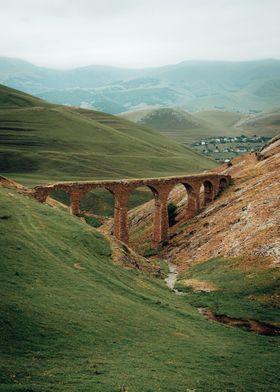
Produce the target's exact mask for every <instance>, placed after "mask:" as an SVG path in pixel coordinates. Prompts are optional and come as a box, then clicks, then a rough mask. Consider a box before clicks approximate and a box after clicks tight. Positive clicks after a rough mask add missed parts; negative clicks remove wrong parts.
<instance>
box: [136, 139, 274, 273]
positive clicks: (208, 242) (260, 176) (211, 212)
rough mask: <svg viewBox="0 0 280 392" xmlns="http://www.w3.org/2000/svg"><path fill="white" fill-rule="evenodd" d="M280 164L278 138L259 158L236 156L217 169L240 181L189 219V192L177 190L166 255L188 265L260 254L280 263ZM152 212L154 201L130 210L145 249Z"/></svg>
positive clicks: (171, 198) (174, 196)
mask: <svg viewBox="0 0 280 392" xmlns="http://www.w3.org/2000/svg"><path fill="white" fill-rule="evenodd" d="M258 159H260V160H258ZM279 167H280V146H279V138H277V137H276V138H275V139H273V141H272V142H271V143H269V144H267V146H266V147H264V148H263V149H262V151H261V152H260V153H259V154H258V156H256V154H246V155H243V156H240V157H238V158H235V159H234V160H233V161H232V166H230V167H226V165H223V166H220V167H219V168H215V172H221V173H226V174H230V175H231V176H232V177H233V180H234V185H233V186H231V187H230V188H229V189H227V190H226V191H225V192H224V194H222V195H221V196H220V197H219V198H218V199H216V200H215V201H214V202H212V203H211V204H210V205H209V206H208V207H206V208H204V209H203V210H202V211H201V213H200V214H199V215H197V217H195V218H194V219H193V220H191V221H188V220H186V219H185V218H184V207H185V205H186V203H187V197H186V191H185V190H184V189H182V188H183V187H182V188H180V189H178V190H176V189H175V190H174V191H173V192H172V193H171V195H170V202H174V203H176V204H177V206H178V217H177V224H176V225H175V226H173V227H172V228H171V234H172V239H171V240H170V242H169V244H168V245H167V247H166V248H164V251H163V254H164V256H165V257H167V258H168V259H169V260H172V262H174V263H176V264H182V268H184V266H185V267H186V266H187V265H188V264H189V263H192V262H193V261H203V260H208V259H210V258H212V257H217V256H229V257H232V256H246V257H254V256H256V257H264V258H267V259H268V260H270V262H275V263H279V261H280V260H279V259H280V244H279V237H280V231H279V230H280V229H279V222H280V209H279V207H280V204H279V203H280V199H279V183H280V171H279ZM152 214H153V204H152V202H149V203H148V204H146V205H144V206H139V207H138V208H137V209H136V210H135V211H131V213H130V221H131V235H132V238H134V239H135V245H136V243H138V245H137V246H139V243H142V245H141V246H142V249H143V246H144V245H143V244H145V246H146V248H147V247H149V240H148V239H149V238H150V234H151V230H152V227H151V225H150V222H151V218H152ZM139 237H140V238H139ZM136 238H137V239H138V240H137V241H136ZM139 249H141V248H139Z"/></svg>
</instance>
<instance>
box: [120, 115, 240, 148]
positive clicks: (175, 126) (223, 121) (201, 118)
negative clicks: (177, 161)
mask: <svg viewBox="0 0 280 392" xmlns="http://www.w3.org/2000/svg"><path fill="white" fill-rule="evenodd" d="M120 116H121V117H123V118H126V119H127V120H130V121H134V122H136V123H138V124H142V125H144V126H147V127H149V128H151V129H154V130H156V131H159V132H160V133H162V134H163V135H165V136H168V137H170V138H172V139H173V140H175V141H177V142H179V143H184V144H191V143H193V142H195V141H197V140H200V139H203V138H205V137H211V136H219V135H224V136H236V135H240V134H241V130H240V129H238V128H236V127H235V124H236V123H237V122H238V121H240V120H241V119H242V118H243V117H244V116H243V115H241V114H240V113H232V112H226V111H222V110H209V111H202V112H197V113H187V112H184V111H183V110H178V109H172V108H150V109H143V110H136V111H132V112H126V113H123V114H121V115H120Z"/></svg>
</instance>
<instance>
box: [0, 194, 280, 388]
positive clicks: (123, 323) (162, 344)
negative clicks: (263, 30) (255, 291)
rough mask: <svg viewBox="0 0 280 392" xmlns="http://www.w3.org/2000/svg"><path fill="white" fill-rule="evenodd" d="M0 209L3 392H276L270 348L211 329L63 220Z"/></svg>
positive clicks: (85, 229) (73, 222)
mask: <svg viewBox="0 0 280 392" xmlns="http://www.w3.org/2000/svg"><path fill="white" fill-rule="evenodd" d="M0 198H1V204H0V234H1V235H0V242H1V244H0V245H1V253H0V259H1V263H0V268H1V285H0V290H1V317H0V326H1V333H0V336H1V338H0V344H1V363H0V364H1V372H0V374H1V378H0V383H1V384H0V390H1V391H6V392H7V391H17V392H27V391H29V392H30V391H33V392H35V391H36V392H47V391H48V392H49V391H59V392H64V391H65V392H66V391H67V392H71V391H73V392H92V391H94V392H113V391H116V392H118V391H124V390H128V391H129V392H143V391H145V392H148V391H150V392H152V391H153V392H160V391H161V392H186V391H188V390H189V391H190V390H195V391H199V392H204V391H205V392H209V391H232V392H238V391H240V392H241V391H251V392H255V391H267V390H269V391H275V392H276V391H278V386H279V372H278V364H279V348H278V344H277V342H278V340H277V338H276V337H266V336H259V335H256V334H252V333H249V332H245V331H242V330H239V329H237V328H231V327H227V326H223V325H220V324H217V323H214V322H210V321H207V320H206V319H204V318H203V316H201V315H200V314H199V313H198V312H197V311H196V310H195V309H194V308H192V307H191V306H190V305H189V304H188V302H187V300H186V299H185V298H184V297H180V296H176V295H174V294H173V293H171V292H169V291H168V290H167V288H166V287H165V285H164V283H163V282H162V281H160V280H158V279H155V278H148V277H145V276H144V275H142V274H140V273H139V272H137V271H135V270H131V269H123V268H122V267H120V266H118V265H115V264H113V263H112V261H111V258H110V248H109V245H108V243H107V241H106V240H105V239H104V238H103V237H102V236H101V235H100V234H98V233H97V232H96V231H95V230H94V229H92V228H90V227H89V226H87V225H86V224H84V223H82V222H80V221H79V220H78V219H77V218H75V217H72V216H70V215H69V214H67V212H64V211H61V210H59V209H52V208H51V207H50V206H48V205H42V204H39V203H38V202H36V201H35V200H32V199H29V198H28V197H25V196H22V195H19V194H17V193H15V192H14V191H13V190H10V189H3V188H0Z"/></svg>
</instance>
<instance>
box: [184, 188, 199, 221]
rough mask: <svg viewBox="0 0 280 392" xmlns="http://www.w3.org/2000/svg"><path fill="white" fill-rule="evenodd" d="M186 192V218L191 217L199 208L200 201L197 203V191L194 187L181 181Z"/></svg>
mask: <svg viewBox="0 0 280 392" xmlns="http://www.w3.org/2000/svg"><path fill="white" fill-rule="evenodd" d="M183 185H184V187H185V189H186V191H187V194H188V200H187V207H186V210H187V211H186V217H187V218H192V217H194V216H195V215H196V213H197V211H198V210H199V208H200V203H199V193H198V192H197V190H195V188H194V187H193V186H192V185H190V184H189V183H187V182H184V183H183Z"/></svg>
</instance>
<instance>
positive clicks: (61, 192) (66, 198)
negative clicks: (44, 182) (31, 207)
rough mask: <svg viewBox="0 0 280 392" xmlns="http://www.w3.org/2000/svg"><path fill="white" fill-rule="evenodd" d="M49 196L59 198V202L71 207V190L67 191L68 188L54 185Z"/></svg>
mask: <svg viewBox="0 0 280 392" xmlns="http://www.w3.org/2000/svg"><path fill="white" fill-rule="evenodd" d="M48 196H49V197H51V198H52V199H55V200H57V201H58V202H60V203H62V204H64V205H66V206H69V208H70V204H71V199H70V195H69V192H68V191H67V189H63V188H61V187H59V186H54V187H52V188H50V191H49V195H48Z"/></svg>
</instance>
